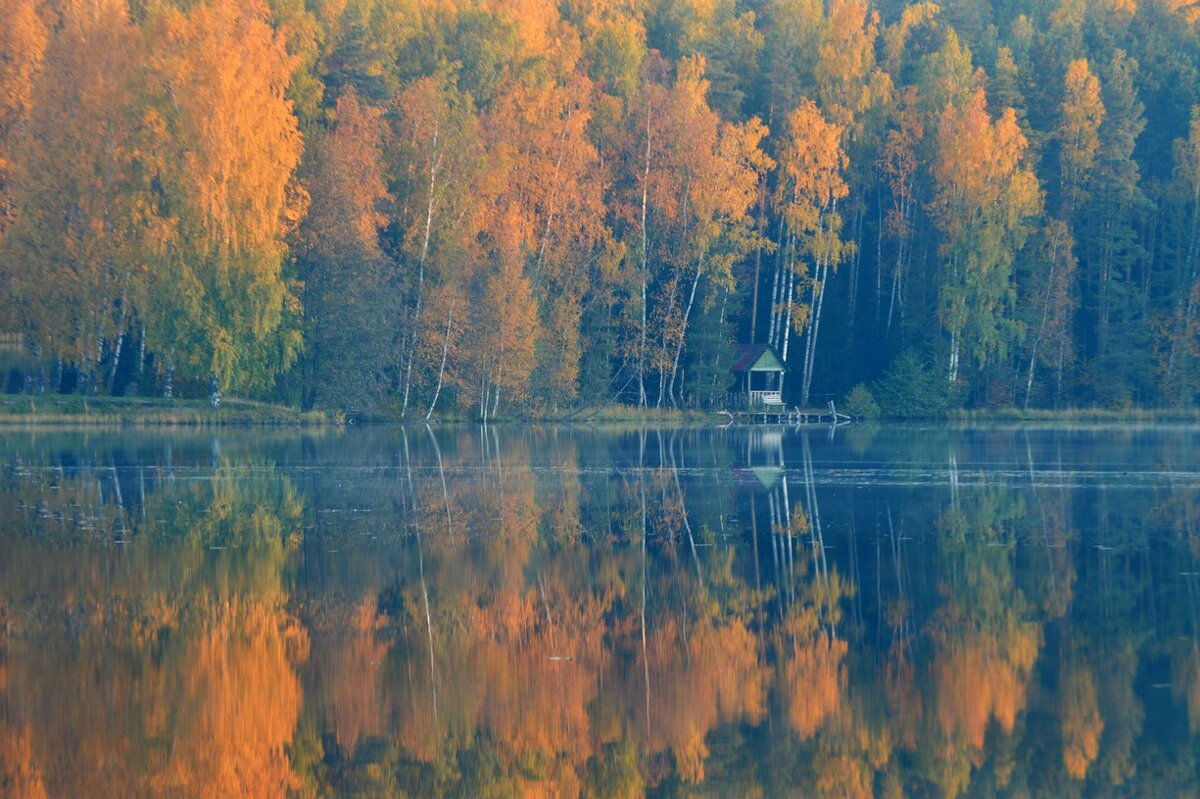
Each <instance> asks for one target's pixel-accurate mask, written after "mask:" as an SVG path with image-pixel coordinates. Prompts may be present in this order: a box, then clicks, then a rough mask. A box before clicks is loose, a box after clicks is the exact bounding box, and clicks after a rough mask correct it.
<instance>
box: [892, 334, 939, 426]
mask: <svg viewBox="0 0 1200 799" xmlns="http://www.w3.org/2000/svg"><path fill="white" fill-rule="evenodd" d="M874 389H875V390H874V394H875V396H876V397H877V398H878V403H879V410H880V413H881V414H882V415H883V416H886V417H891V418H896V419H932V418H937V417H940V416H942V415H944V414H945V413H946V409H947V408H948V406H949V396H948V390H947V384H946V380H945V378H944V377H943V376H942V375H941V373H940V370H938V369H935V368H933V367H932V366H931V365H929V364H928V363H926V362H925V360H924V359H923V358H921V356H920V355H919V354H918V353H917V352H916V351H915V350H905V351H904V352H902V353H901V354H900V356H899V357H898V358H896V359H895V360H894V361H893V362H892V365H891V366H890V367H889V368H888V370H887V372H886V373H885V374H884V376H883V377H882V378H880V379H879V380H878V381H877V382H876V383H875V386H874Z"/></svg>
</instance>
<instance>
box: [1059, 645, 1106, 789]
mask: <svg viewBox="0 0 1200 799" xmlns="http://www.w3.org/2000/svg"><path fill="white" fill-rule="evenodd" d="M1058 692H1059V704H1060V709H1059V714H1060V719H1061V722H1060V723H1061V727H1062V741H1063V765H1064V766H1065V767H1066V769H1067V774H1069V775H1070V776H1071V777H1073V778H1075V779H1077V780H1081V779H1083V778H1084V777H1085V776H1087V772H1088V768H1089V767H1090V766H1091V764H1092V762H1093V761H1095V759H1096V756H1097V755H1099V754H1100V734H1101V733H1102V732H1103V731H1104V719H1103V718H1101V717H1100V707H1099V702H1098V699H1097V697H1096V681H1095V678H1094V677H1093V676H1092V670H1091V668H1089V667H1088V666H1087V664H1086V663H1081V662H1079V661H1078V660H1076V659H1074V658H1072V660H1071V662H1069V663H1064V664H1063V665H1062V673H1061V674H1060V676H1059V687H1058Z"/></svg>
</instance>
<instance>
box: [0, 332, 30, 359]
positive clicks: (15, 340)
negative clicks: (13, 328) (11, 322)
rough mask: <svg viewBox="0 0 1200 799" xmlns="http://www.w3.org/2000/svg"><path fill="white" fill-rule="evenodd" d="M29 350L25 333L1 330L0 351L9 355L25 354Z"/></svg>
mask: <svg viewBox="0 0 1200 799" xmlns="http://www.w3.org/2000/svg"><path fill="white" fill-rule="evenodd" d="M28 351H29V350H28V348H27V347H26V346H25V336H24V335H23V334H21V333H13V332H0V352H2V353H8V354H9V355H25V354H26V353H27V352H28Z"/></svg>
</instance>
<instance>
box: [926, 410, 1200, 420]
mask: <svg viewBox="0 0 1200 799" xmlns="http://www.w3.org/2000/svg"><path fill="white" fill-rule="evenodd" d="M947 418H948V419H950V420H951V421H954V422H1050V423H1054V422H1058V423H1071V422H1200V408H1059V409H1052V408H1030V409H1028V410H1023V409H1021V408H976V409H971V410H965V409H957V410H952V411H949V412H948V413H947Z"/></svg>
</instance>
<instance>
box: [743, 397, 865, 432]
mask: <svg viewBox="0 0 1200 799" xmlns="http://www.w3.org/2000/svg"><path fill="white" fill-rule="evenodd" d="M720 413H721V415H722V416H725V417H726V418H727V419H728V420H729V424H731V425H750V424H754V425H759V424H771V425H785V426H788V427H798V426H800V425H805V424H813V425H818V424H819V425H830V424H832V425H839V424H846V423H848V422H850V421H852V420H851V418H850V417H849V416H847V415H846V414H844V413H838V410H837V408H836V407H835V406H834V404H833V403H832V402H830V403H829V406H828V407H827V408H825V409H821V408H799V407H793V408H789V407H787V406H785V405H751V406H749V407H745V408H739V409H737V410H733V411H729V410H722V411H721V412H720Z"/></svg>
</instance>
